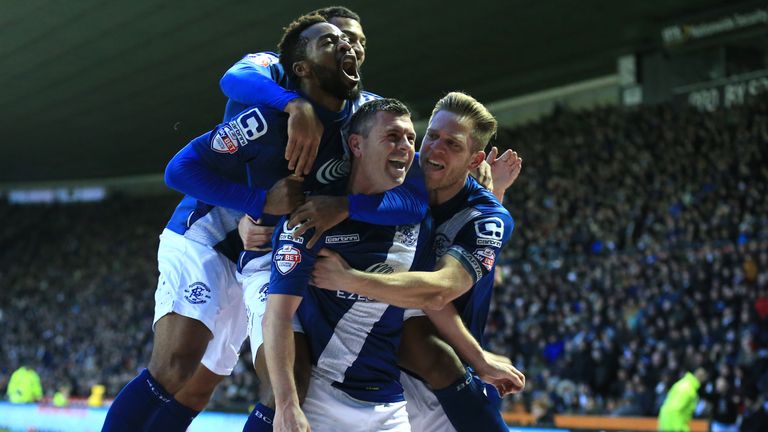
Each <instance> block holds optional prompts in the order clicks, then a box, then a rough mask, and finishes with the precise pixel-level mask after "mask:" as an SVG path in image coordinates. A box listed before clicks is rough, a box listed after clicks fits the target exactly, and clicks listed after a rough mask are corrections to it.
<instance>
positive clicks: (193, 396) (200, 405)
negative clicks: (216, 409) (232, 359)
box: [173, 364, 225, 411]
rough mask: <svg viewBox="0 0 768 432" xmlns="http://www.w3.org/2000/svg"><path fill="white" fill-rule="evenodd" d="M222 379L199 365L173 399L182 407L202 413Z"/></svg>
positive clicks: (222, 377) (222, 376)
mask: <svg viewBox="0 0 768 432" xmlns="http://www.w3.org/2000/svg"><path fill="white" fill-rule="evenodd" d="M224 378H225V376H224V375H218V374H215V373H213V372H211V371H210V370H209V369H208V368H207V367H205V366H204V365H202V364H199V365H198V366H197V370H195V374H194V375H192V378H190V379H189V381H187V383H186V384H185V385H184V387H182V388H181V390H179V391H178V392H177V393H176V394H175V395H173V397H174V398H176V400H177V401H178V402H179V403H180V404H182V405H184V406H187V407H189V408H192V409H194V410H197V411H202V410H204V409H205V407H206V406H207V405H208V402H209V401H210V400H211V396H213V392H214V390H216V387H217V386H218V385H219V383H220V382H221V381H223V380H224Z"/></svg>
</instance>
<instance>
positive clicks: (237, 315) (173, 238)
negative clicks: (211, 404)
mask: <svg viewBox="0 0 768 432" xmlns="http://www.w3.org/2000/svg"><path fill="white" fill-rule="evenodd" d="M157 262H158V268H159V270H160V278H159V280H158V282H157V291H155V318H154V321H153V323H152V328H153V329H154V326H155V324H156V323H157V321H158V320H160V318H162V317H163V316H165V315H167V314H169V313H171V312H175V313H177V314H179V315H182V316H185V317H188V318H192V319H195V320H198V321H200V322H202V323H203V324H204V325H205V326H206V327H208V329H209V330H210V331H211V333H213V339H211V341H210V342H209V343H208V348H207V349H206V351H205V355H204V356H203V359H202V360H201V363H202V364H203V365H204V366H205V367H206V368H208V369H209V370H210V371H211V372H213V373H215V374H217V375H229V374H231V373H232V369H233V368H234V367H235V365H236V364H237V360H238V358H239V353H240V347H241V346H242V344H243V342H244V341H245V337H246V336H247V328H248V321H247V316H246V311H245V305H244V303H243V289H242V287H241V285H240V283H239V282H238V281H237V277H236V272H237V269H236V267H235V264H234V263H233V262H232V261H230V260H229V259H227V258H226V257H224V256H223V255H221V254H220V253H218V252H217V251H216V250H214V249H213V248H211V247H208V246H205V245H203V244H201V243H197V242H195V241H192V240H189V239H187V238H185V237H184V236H182V235H180V234H177V233H175V232H173V231H170V230H168V229H166V230H163V233H162V234H161V235H160V247H159V248H158V250H157Z"/></svg>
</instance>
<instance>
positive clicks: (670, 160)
mask: <svg viewBox="0 0 768 432" xmlns="http://www.w3.org/2000/svg"><path fill="white" fill-rule="evenodd" d="M499 141H500V143H503V144H505V145H510V146H512V147H514V148H515V149H516V150H517V151H518V152H519V153H521V154H522V155H523V157H524V158H525V166H524V168H523V173H522V175H521V177H520V179H519V180H518V182H517V183H516V184H515V185H514V186H513V187H512V188H511V189H510V191H509V193H508V197H507V201H506V204H507V207H508V208H509V209H510V212H511V213H512V215H513V216H514V217H515V219H516V229H515V232H514V233H513V235H512V239H511V241H510V244H509V245H508V246H507V248H506V250H505V253H504V258H503V260H502V262H501V271H500V272H499V273H500V274H499V275H498V282H499V283H498V284H497V289H496V292H495V302H494V304H493V313H492V317H491V319H490V321H489V327H488V330H489V331H488V335H489V338H488V339H489V343H490V346H491V347H492V348H493V349H494V350H496V351H499V352H502V353H505V354H507V355H510V356H511V357H512V358H513V359H514V360H515V363H516V364H517V365H518V366H519V367H521V368H522V369H524V370H525V371H526V372H527V376H528V379H529V386H528V391H527V392H526V393H524V395H523V396H521V397H518V398H517V399H518V400H524V401H525V403H526V406H527V408H528V409H530V410H532V411H534V412H535V413H537V414H538V415H540V416H544V417H547V416H551V415H552V414H554V413H564V412H565V413H581V414H587V413H590V414H591V413H607V414H615V415H642V416H654V415H656V414H657V413H658V409H659V407H660V405H661V403H662V402H663V400H664V396H665V394H666V391H667V390H668V389H669V387H670V385H671V384H672V383H674V382H675V381H677V380H678V379H679V378H680V377H681V376H682V375H683V373H684V372H685V371H693V370H694V369H695V368H696V367H698V366H703V367H705V368H706V369H707V370H709V372H710V379H709V380H708V382H707V383H705V385H704V391H703V393H710V394H711V393H716V392H715V391H714V388H713V385H714V383H715V382H716V381H717V380H718V379H721V380H723V381H725V387H723V386H721V387H720V388H727V389H728V390H727V391H728V393H729V395H730V396H729V398H730V399H729V400H731V399H733V400H738V402H739V403H738V404H736V405H737V406H738V409H739V410H742V409H747V411H750V410H752V411H756V410H759V407H760V406H761V404H762V402H764V401H765V400H764V395H765V394H767V393H768V374H766V372H768V367H767V364H768V199H766V194H768V99H766V98H762V99H760V100H756V101H753V102H752V103H751V104H749V105H747V106H743V107H733V108H732V109H730V110H724V111H718V112H714V113H701V112H698V111H694V110H687V109H680V108H676V107H672V106H670V105H661V106H652V107H642V108H637V109H632V110H623V109H617V108H602V109H596V110H590V111H584V112H569V111H567V110H558V111H556V112H555V113H553V114H552V115H551V116H549V117H548V118H546V119H542V120H541V121H539V122H536V123H533V124H529V125H526V126H524V127H520V128H517V129H514V130H509V131H504V132H503V133H502V134H501V135H500V137H499ZM711 399H712V398H711V397H710V400H711ZM713 405H714V404H713Z"/></svg>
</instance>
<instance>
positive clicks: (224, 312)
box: [144, 255, 248, 432]
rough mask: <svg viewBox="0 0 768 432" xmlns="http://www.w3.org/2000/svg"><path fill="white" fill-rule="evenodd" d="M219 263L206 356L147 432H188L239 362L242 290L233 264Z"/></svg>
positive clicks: (243, 316) (243, 330)
mask: <svg viewBox="0 0 768 432" xmlns="http://www.w3.org/2000/svg"><path fill="white" fill-rule="evenodd" d="M217 259H218V260H219V263H218V265H217V268H219V269H221V271H219V272H218V273H217V276H218V277H217V279H216V282H215V283H216V286H217V287H219V296H218V298H219V311H218V313H217V314H216V315H215V317H214V318H213V319H214V321H213V328H214V329H215V332H214V333H213V337H212V339H211V340H210V341H209V342H208V344H207V345H206V347H205V350H204V352H203V354H202V355H200V354H198V355H196V356H195V357H194V360H197V362H196V363H195V364H194V372H193V373H192V374H191V375H190V376H188V377H187V378H186V379H185V380H184V382H183V385H182V386H181V388H180V389H178V390H177V391H175V392H173V393H174V396H173V398H171V400H170V401H169V402H168V403H166V404H165V405H163V406H162V407H161V408H160V409H158V410H157V411H156V412H155V413H154V414H153V415H152V417H151V418H150V419H149V420H148V421H147V423H146V424H145V427H144V430H145V432H184V431H186V430H187V428H188V427H189V425H190V423H192V420H194V419H195V417H196V416H197V415H198V414H199V413H200V411H202V410H203V409H204V408H205V406H206V405H207V404H208V401H209V400H210V398H211V396H212V395H213V392H214V390H215V389H216V386H217V385H218V384H219V383H220V382H221V381H222V380H223V379H224V377H226V376H229V375H230V374H231V373H232V370H233V369H234V368H235V365H237V362H238V359H239V358H240V348H241V347H242V344H243V342H244V341H245V338H246V336H247V334H248V333H247V329H248V321H247V317H246V310H245V303H244V301H243V292H242V287H241V285H240V282H239V281H238V280H237V278H236V276H235V273H236V269H235V266H234V264H233V263H232V262H230V261H229V260H228V259H226V258H225V257H224V256H221V255H218V256H217ZM201 357H202V358H201Z"/></svg>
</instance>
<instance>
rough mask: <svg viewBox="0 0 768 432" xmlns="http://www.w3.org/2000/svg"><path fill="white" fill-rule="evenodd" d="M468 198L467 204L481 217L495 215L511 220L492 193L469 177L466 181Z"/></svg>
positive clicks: (507, 211) (507, 212)
mask: <svg viewBox="0 0 768 432" xmlns="http://www.w3.org/2000/svg"><path fill="white" fill-rule="evenodd" d="M467 188H468V189H469V196H468V197H467V202H468V203H469V205H470V206H471V207H474V208H475V209H477V210H478V211H479V212H481V213H482V214H483V215H495V216H499V217H502V218H505V219H509V220H511V219H512V215H510V213H509V210H507V209H506V207H504V206H503V205H502V204H501V203H500V202H499V200H498V198H496V195H494V194H493V192H491V191H489V190H488V189H486V188H485V187H483V186H481V185H480V184H479V183H478V182H477V181H476V180H475V179H473V178H472V177H469V179H468V180H467Z"/></svg>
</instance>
